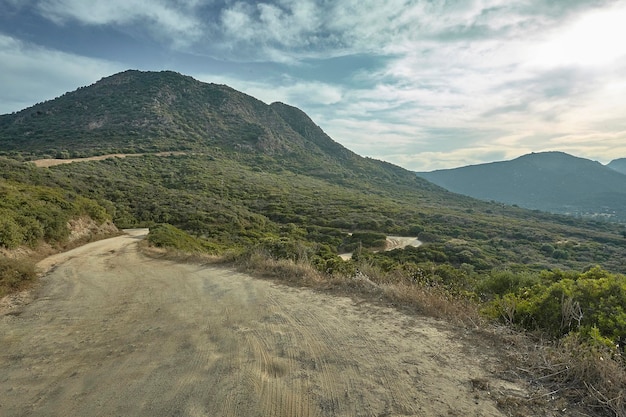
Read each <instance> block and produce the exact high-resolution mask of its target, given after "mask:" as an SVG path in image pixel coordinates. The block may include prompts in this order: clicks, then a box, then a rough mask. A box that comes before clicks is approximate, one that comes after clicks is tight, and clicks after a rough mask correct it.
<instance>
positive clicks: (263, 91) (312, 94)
mask: <svg viewBox="0 0 626 417" xmlns="http://www.w3.org/2000/svg"><path fill="white" fill-rule="evenodd" d="M194 77H195V78H197V79H198V80H200V81H203V82H208V83H216V84H226V85H228V86H230V87H232V88H235V89H236V90H239V91H241V92H244V93H246V94H248V95H251V96H253V97H255V98H257V99H259V100H261V101H264V102H265V103H267V104H270V103H273V102H276V101H280V102H283V103H285V104H293V103H299V105H300V106H301V107H302V108H303V109H306V108H307V107H309V108H317V107H318V106H330V105H333V104H336V103H338V102H340V101H341V100H342V98H343V94H344V93H343V89H342V88H341V87H338V86H335V85H331V84H326V83H321V82H315V81H301V80H297V79H291V78H288V77H283V78H281V79H280V80H264V81H252V80H242V79H240V78H233V77H229V76H222V75H213V74H196V75H195V76H194Z"/></svg>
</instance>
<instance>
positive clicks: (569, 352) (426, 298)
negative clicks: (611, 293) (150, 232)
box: [144, 246, 626, 417]
mask: <svg viewBox="0 0 626 417" xmlns="http://www.w3.org/2000/svg"><path fill="white" fill-rule="evenodd" d="M144 252H147V253H148V254H151V256H158V257H162V258H167V259H172V260H176V261H184V262H199V263H210V264H216V263H221V264H229V265H233V266H235V267H236V268H237V269H239V270H241V271H242V272H246V273H249V274H251V275H255V276H258V277H262V278H268V279H273V280H277V281H280V282H281V283H285V284H287V285H293V286H301V287H309V288H313V289H317V290H325V291H328V290H330V291H333V292H336V293H340V294H342V295H348V296H355V297H359V298H366V299H369V300H371V301H374V302H378V303H384V304H385V305H391V306H395V307H397V308H401V309H403V310H405V311H409V312H413V313H418V314H422V315H426V316H430V317H435V318H440V319H444V320H447V321H449V322H452V323H455V324H457V325H460V326H463V327H465V328H468V327H469V328H472V329H474V330H476V331H475V332H472V333H475V337H476V338H480V340H481V342H480V343H489V344H491V345H498V346H499V347H500V351H501V354H502V356H503V363H506V364H507V365H506V366H505V369H501V370H500V372H501V373H502V375H503V377H505V378H510V379H523V380H526V381H528V382H529V384H530V386H531V387H534V388H535V394H534V395H532V396H531V397H529V398H521V397H519V396H515V395H513V396H511V395H507V394H506V393H502V394H501V395H496V394H494V395H495V397H494V398H496V400H497V403H498V405H499V407H500V408H501V409H502V410H504V411H505V412H507V413H508V414H509V415H511V416H523V415H526V414H525V413H527V412H531V413H532V414H537V413H541V412H542V410H555V413H556V414H554V413H552V412H551V413H550V414H549V415H563V414H562V412H563V410H570V411H571V410H572V409H574V408H575V409H576V410H577V411H576V413H575V414H572V415H581V416H592V415H593V416H613V417H626V408H625V407H626V398H625V397H626V393H625V389H626V366H625V361H624V358H623V357H621V356H617V355H615V354H611V353H610V352H608V351H607V350H602V349H601V348H592V347H590V346H589V345H588V344H585V343H584V342H582V341H581V340H579V339H578V338H576V337H568V338H566V339H564V340H563V341H562V342H560V343H558V344H556V345H554V344H550V343H547V342H542V341H541V340H537V339H535V338H532V337H530V336H529V335H527V334H523V333H517V332H515V331H514V330H512V329H511V328H509V327H507V328H502V327H497V328H494V327H493V326H489V325H488V324H487V321H486V320H485V319H484V318H483V317H481V315H480V313H479V305H478V304H477V303H476V302H474V301H471V300H467V299H463V298H459V297H455V296H453V295H450V294H449V293H448V292H446V291H445V289H443V288H440V287H437V286H425V285H417V284H415V283H413V282H412V281H411V280H410V279H409V278H408V277H405V276H403V275H402V274H401V273H400V272H397V271H394V272H389V273H385V272H382V271H380V270H379V269H377V268H374V267H371V266H369V265H359V268H358V269H357V271H356V273H354V274H343V275H342V274H333V275H328V274H324V273H321V272H319V271H317V270H316V269H315V268H314V267H313V266H312V265H311V264H310V263H308V262H296V261H292V260H286V259H278V260H277V259H273V258H271V257H268V256H267V255H266V254H265V253H264V252H263V251H257V252H252V253H248V254H246V255H245V256H238V255H237V254H229V255H227V256H221V257H215V256H208V255H193V254H191V255H190V254H184V253H178V252H173V251H167V250H163V249H155V248H149V247H147V246H145V250H144ZM507 375H508V376H507ZM578 410H580V411H578ZM557 411H558V412H557ZM537 415H539V414H537Z"/></svg>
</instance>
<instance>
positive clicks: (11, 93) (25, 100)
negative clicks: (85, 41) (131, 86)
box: [0, 34, 122, 114]
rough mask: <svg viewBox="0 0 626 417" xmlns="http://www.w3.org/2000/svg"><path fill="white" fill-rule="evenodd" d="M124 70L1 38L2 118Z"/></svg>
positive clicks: (5, 37) (0, 36)
mask: <svg viewBox="0 0 626 417" xmlns="http://www.w3.org/2000/svg"><path fill="white" fill-rule="evenodd" d="M121 69H122V67H121V66H120V65H119V64H116V63H112V62H106V61H102V60H97V59H90V58H85V57H81V56H76V55H72V54H67V53H63V52H59V51H54V50H49V49H45V48H41V47H38V46H34V45H30V44H27V43H24V42H21V41H19V40H17V39H14V38H12V37H9V36H4V35H1V34H0V85H1V86H2V89H1V90H0V114H4V113H10V112H12V111H18V110H21V109H23V108H26V107H29V106H31V105H33V104H36V103H37V102H40V101H43V100H49V99H53V98H55V97H58V96H60V95H62V94H63V93H66V92H67V91H72V90H75V89H76V88H77V87H79V86H82V85H88V84H91V83H93V82H95V81H97V80H98V79H100V78H102V77H105V76H108V75H111V74H112V73H114V72H117V71H120V70H121Z"/></svg>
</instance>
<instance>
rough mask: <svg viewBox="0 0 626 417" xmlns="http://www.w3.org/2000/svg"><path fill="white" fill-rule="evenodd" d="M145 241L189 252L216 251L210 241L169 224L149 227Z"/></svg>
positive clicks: (157, 245) (160, 246)
mask: <svg viewBox="0 0 626 417" xmlns="http://www.w3.org/2000/svg"><path fill="white" fill-rule="evenodd" d="M147 241H148V243H149V244H151V245H153V246H156V247H158V248H170V249H176V250H180V251H183V252H191V253H216V252H217V247H216V246H215V245H212V244H211V243H210V242H207V241H205V240H202V239H200V238H197V237H194V236H191V235H190V234H188V233H187V232H185V231H183V230H180V229H178V228H177V227H174V226H172V225H170V224H158V225H156V226H154V227H151V228H150V233H148V237H147Z"/></svg>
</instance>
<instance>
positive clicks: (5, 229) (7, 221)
mask: <svg viewBox="0 0 626 417" xmlns="http://www.w3.org/2000/svg"><path fill="white" fill-rule="evenodd" d="M23 241H24V235H23V234H22V230H21V228H20V225H19V224H17V222H16V221H15V220H14V219H13V218H12V217H10V216H9V213H6V212H5V213H0V247H5V248H7V249H15V248H17V247H18V246H19V245H21V244H22V242H23Z"/></svg>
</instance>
